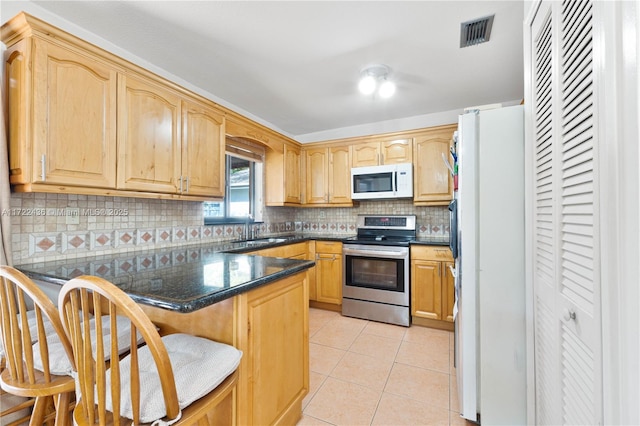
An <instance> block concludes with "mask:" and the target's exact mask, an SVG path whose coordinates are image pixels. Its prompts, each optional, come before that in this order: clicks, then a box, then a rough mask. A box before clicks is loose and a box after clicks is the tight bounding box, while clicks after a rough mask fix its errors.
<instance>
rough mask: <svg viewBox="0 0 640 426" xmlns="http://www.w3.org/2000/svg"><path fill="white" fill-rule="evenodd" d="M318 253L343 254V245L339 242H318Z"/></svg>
mask: <svg viewBox="0 0 640 426" xmlns="http://www.w3.org/2000/svg"><path fill="white" fill-rule="evenodd" d="M316 253H335V254H342V243H341V242H339V241H316Z"/></svg>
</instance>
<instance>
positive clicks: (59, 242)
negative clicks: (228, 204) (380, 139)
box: [2, 193, 449, 265]
mask: <svg viewBox="0 0 640 426" xmlns="http://www.w3.org/2000/svg"><path fill="white" fill-rule="evenodd" d="M67 207H71V208H78V209H79V213H80V214H79V223H78V224H67V217H66V216H65V213H63V212H66V210H65V209H66V208H67ZM2 210H3V211H2V214H5V215H7V214H8V215H10V216H11V230H12V245H13V261H14V264H15V265H20V264H26V263H34V262H42V261H47V260H59V259H70V258H76V257H84V256H89V255H97V254H114V253H120V252H127V251H137V250H145V249H154V248H160V247H163V248H164V247H172V246H179V245H184V244H206V243H213V242H221V241H229V240H237V239H240V238H241V234H242V231H243V229H242V226H241V225H216V226H204V225H203V216H202V203H201V202H193V201H174V200H149V199H138V198H122V197H100V196H86V195H67V194H40V193H28V194H16V193H14V194H12V195H11V206H10V208H8V210H7V208H6V207H4V206H3V207H2ZM364 213H369V214H372V213H379V214H416V215H417V220H418V228H419V229H418V232H419V235H421V236H431V237H433V238H435V239H448V233H449V229H448V226H449V215H448V210H447V208H446V207H415V206H413V204H412V203H411V201H410V200H402V201H393V202H391V201H378V202H373V201H366V202H361V203H360V206H359V207H355V208H331V209H328V208H325V209H317V208H313V209H308V208H293V207H271V208H266V209H265V213H264V217H263V220H264V223H262V224H260V225H255V226H256V227H257V228H259V233H260V234H261V235H274V234H290V233H293V232H298V233H300V232H302V233H304V234H311V235H313V234H344V235H352V234H355V232H356V231H355V223H356V216H357V215H358V214H364Z"/></svg>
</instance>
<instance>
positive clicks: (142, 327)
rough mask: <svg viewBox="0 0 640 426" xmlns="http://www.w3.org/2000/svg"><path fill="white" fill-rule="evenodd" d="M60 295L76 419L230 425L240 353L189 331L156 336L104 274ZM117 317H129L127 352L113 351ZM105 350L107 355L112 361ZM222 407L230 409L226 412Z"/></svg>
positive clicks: (148, 322)
mask: <svg viewBox="0 0 640 426" xmlns="http://www.w3.org/2000/svg"><path fill="white" fill-rule="evenodd" d="M58 300H59V302H58V306H59V309H60V315H61V318H62V321H63V323H64V326H65V330H66V331H67V333H68V334H69V340H70V341H71V345H72V346H73V352H74V356H75V360H76V367H77V370H76V371H77V379H78V387H79V393H80V394H79V395H78V402H77V405H76V408H75V409H74V412H73V418H74V421H75V422H76V424H78V425H96V424H99V425H111V424H114V425H117V424H129V423H131V420H133V422H134V424H141V423H150V422H154V421H159V422H162V423H161V424H173V423H177V424H200V425H210V424H235V409H234V407H235V402H234V401H235V389H236V384H237V380H238V373H237V367H238V365H239V363H240V359H241V357H242V352H240V351H239V350H237V349H236V348H234V347H233V346H230V345H226V344H223V343H219V342H214V341H211V340H208V339H204V338H200V337H195V336H190V335H187V334H181V333H178V334H170V335H167V336H164V337H160V335H159V333H158V331H157V329H156V327H155V326H154V325H153V323H152V322H151V320H149V318H148V317H147V316H146V315H145V313H144V312H143V311H142V309H141V308H140V306H138V305H137V304H136V303H135V302H134V301H133V300H132V299H131V298H130V297H129V296H128V295H127V294H125V293H124V292H123V291H122V290H120V289H119V288H118V287H116V286H115V285H113V284H111V283H110V282H108V281H106V280H104V279H102V278H98V277H92V276H82V277H78V278H74V279H72V280H70V281H68V282H67V283H66V284H65V285H64V286H63V287H62V290H61V291H60V296H59V299H58ZM91 315H94V316H95V317H96V318H103V321H102V324H103V325H104V326H105V327H108V326H109V327H111V330H110V335H111V336H112V338H111V339H110V340H109V341H106V340H105V339H104V332H103V330H102V329H101V328H99V327H98V328H97V329H93V330H92V329H91V327H87V326H86V324H87V323H88V321H90V318H91ZM116 316H124V317H126V318H127V319H128V320H129V324H128V326H129V327H130V330H131V332H130V337H129V339H130V340H129V343H130V346H131V350H130V353H129V355H127V356H126V357H124V358H119V357H117V356H114V355H115V353H116V352H117V351H118V341H119V340H120V337H119V336H120V334H121V333H120V332H119V326H118V323H117V321H116ZM139 345H140V346H139ZM105 353H111V354H112V356H111V358H112V361H111V363H110V365H108V363H107V362H106V361H105V356H104V354H105ZM116 360H117V361H116ZM220 407H225V408H226V409H227V411H228V412H226V413H225V414H224V416H220V415H219V413H220V411H224V410H222V409H221V408H220ZM228 407H231V409H228ZM222 417H224V418H222Z"/></svg>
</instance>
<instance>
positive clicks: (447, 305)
mask: <svg viewBox="0 0 640 426" xmlns="http://www.w3.org/2000/svg"><path fill="white" fill-rule="evenodd" d="M442 266H443V270H442V319H443V320H444V321H449V322H453V304H454V303H455V297H456V295H455V293H456V289H455V285H456V283H455V278H454V276H453V272H452V271H451V268H453V267H454V263H453V262H445V263H443V264H442Z"/></svg>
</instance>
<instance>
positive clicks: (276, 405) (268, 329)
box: [237, 274, 309, 425]
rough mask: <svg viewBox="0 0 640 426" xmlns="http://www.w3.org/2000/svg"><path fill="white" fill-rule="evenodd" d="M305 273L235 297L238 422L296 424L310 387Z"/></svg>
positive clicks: (246, 423) (245, 423)
mask: <svg viewBox="0 0 640 426" xmlns="http://www.w3.org/2000/svg"><path fill="white" fill-rule="evenodd" d="M304 278H306V274H298V275H294V276H292V277H289V278H285V279H283V280H282V281H280V282H277V283H274V284H270V285H268V286H263V287H260V288H257V289H256V290H253V291H251V292H249V293H245V294H242V295H240V296H238V310H239V319H238V324H239V327H240V328H239V334H240V336H239V341H238V345H237V346H238V349H240V350H242V351H243V352H244V355H243V357H242V362H241V363H240V367H239V368H240V376H241V377H243V379H241V380H240V381H239V382H238V399H237V403H238V410H237V412H238V419H237V420H238V424H239V425H251V424H252V425H272V424H278V423H279V424H295V423H296V421H297V420H298V417H297V416H299V415H300V411H299V410H300V408H301V407H300V405H299V404H300V401H301V400H302V398H303V397H304V395H305V394H306V392H307V391H308V389H309V335H308V333H309V328H308V327H309V307H308V304H309V298H308V292H307V284H306V279H304Z"/></svg>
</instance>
